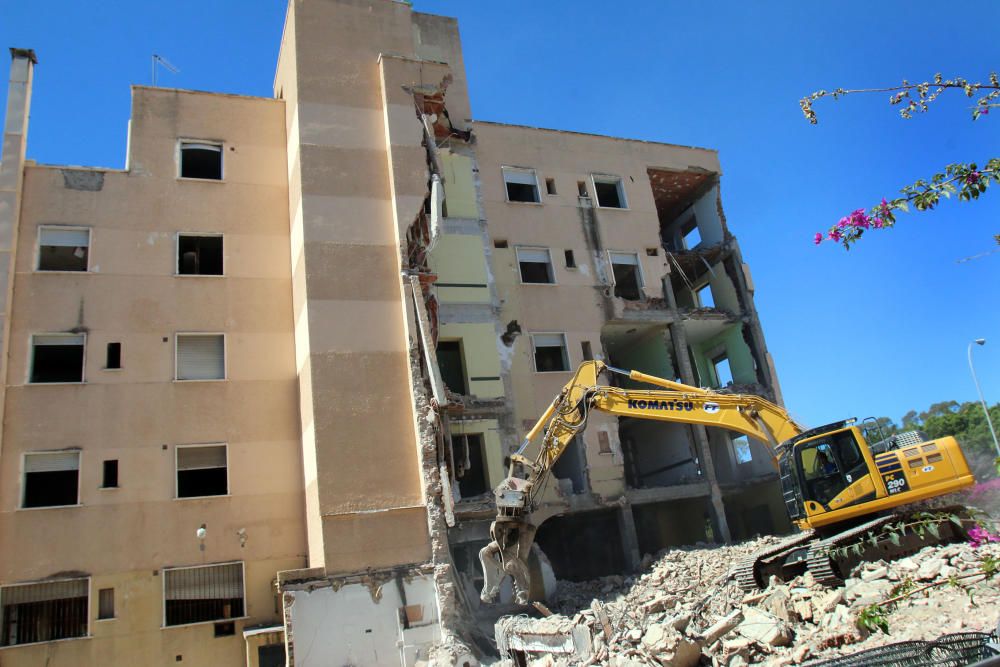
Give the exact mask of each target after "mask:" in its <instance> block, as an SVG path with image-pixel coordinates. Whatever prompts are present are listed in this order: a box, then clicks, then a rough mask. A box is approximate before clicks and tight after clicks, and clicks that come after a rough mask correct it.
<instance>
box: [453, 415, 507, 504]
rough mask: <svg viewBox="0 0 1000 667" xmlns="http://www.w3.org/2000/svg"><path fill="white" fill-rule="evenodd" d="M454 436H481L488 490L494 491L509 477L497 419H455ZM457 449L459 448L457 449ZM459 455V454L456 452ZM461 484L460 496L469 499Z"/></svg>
mask: <svg viewBox="0 0 1000 667" xmlns="http://www.w3.org/2000/svg"><path fill="white" fill-rule="evenodd" d="M450 426H451V433H452V435H470V434H471V435H479V436H481V437H482V444H483V465H484V466H485V471H486V481H487V486H488V489H494V488H496V487H497V485H498V484H500V482H501V481H503V478H504V477H506V476H507V469H506V468H504V465H503V462H504V452H503V448H502V445H501V441H500V425H499V423H498V422H497V420H495V419H462V420H457V419H453V420H451V422H450ZM456 449H457V448H456ZM456 453H457V452H456ZM458 482H459V488H458V491H459V494H460V495H461V497H468V495H467V494H464V493H462V489H461V479H459V480H458Z"/></svg>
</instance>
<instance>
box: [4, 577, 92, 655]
mask: <svg viewBox="0 0 1000 667" xmlns="http://www.w3.org/2000/svg"><path fill="white" fill-rule="evenodd" d="M88 591H89V582H88V580H87V579H69V580H64V581H52V582H45V583H37V584H19V585H15V586H2V587H0V607H2V610H3V614H2V615H3V621H2V627H0V630H2V634H0V646H16V645H18V644H33V643H36V642H48V641H54V640H56V639H71V638H73V637H86V636H87V617H88V612H87V610H88V607H89V604H88Z"/></svg>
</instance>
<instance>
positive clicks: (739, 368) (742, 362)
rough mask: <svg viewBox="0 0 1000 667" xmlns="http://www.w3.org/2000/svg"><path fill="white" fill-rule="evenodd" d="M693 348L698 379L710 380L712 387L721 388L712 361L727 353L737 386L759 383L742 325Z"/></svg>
mask: <svg viewBox="0 0 1000 667" xmlns="http://www.w3.org/2000/svg"><path fill="white" fill-rule="evenodd" d="M692 347H693V351H694V361H695V364H696V365H697V368H698V377H699V378H701V379H702V381H703V382H704V381H706V380H708V381H709V383H710V384H711V386H712V387H715V388H718V387H719V378H718V377H717V376H716V372H715V367H714V366H713V365H712V359H713V358H714V357H715V356H716V355H718V354H720V353H721V352H723V351H724V352H725V354H726V355H727V356H728V358H729V368H730V370H731V371H732V374H733V382H734V383H736V384H752V383H754V382H756V381H757V369H756V365H755V363H754V359H753V354H751V352H750V348H749V346H747V344H746V341H745V340H744V339H743V329H742V327H741V325H740V324H738V323H737V324H733V325H731V326H729V327H727V328H726V329H725V330H724V331H723V332H722V333H720V334H718V335H715V336H713V337H711V338H709V339H708V340H705V341H703V342H701V343H699V344H697V345H695V346H692Z"/></svg>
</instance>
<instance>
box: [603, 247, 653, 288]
mask: <svg viewBox="0 0 1000 667" xmlns="http://www.w3.org/2000/svg"><path fill="white" fill-rule="evenodd" d="M614 255H632V256H633V257H635V277H636V281H637V282H638V283H639V284H638V285H637V287H638V289H639V299H640V300H641V299H643V298H645V294H646V293H645V292H644V291H643V290H644V289H645V288H646V275H645V274H644V273H643V271H642V260H641V259H639V257H640V255H639V253H638V252H634V251H632V250H608V251H607V258H608V268H609V269H611V270H610V271H609V272H608V273H609V274H610V276H609V277H610V278H611V286H612V287H617V285H618V280H617V279H616V278H615V260H614Z"/></svg>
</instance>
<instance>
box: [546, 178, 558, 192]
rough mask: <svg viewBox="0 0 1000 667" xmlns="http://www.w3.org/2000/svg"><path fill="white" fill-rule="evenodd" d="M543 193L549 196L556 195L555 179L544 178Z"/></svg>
mask: <svg viewBox="0 0 1000 667" xmlns="http://www.w3.org/2000/svg"><path fill="white" fill-rule="evenodd" d="M545 192H546V193H547V194H550V195H554V194H557V193H556V179H554V178H546V179H545Z"/></svg>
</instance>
